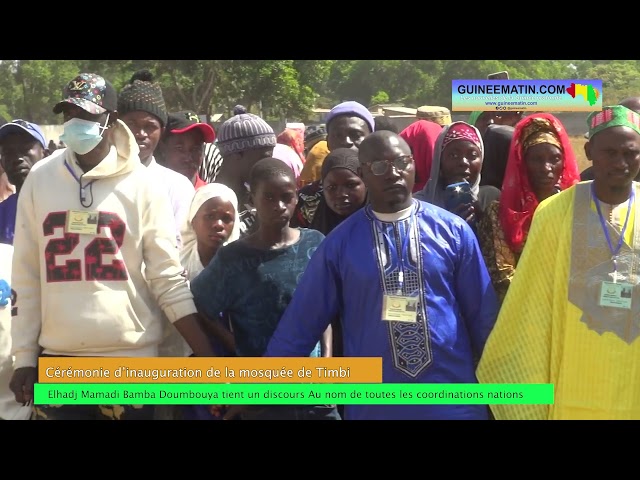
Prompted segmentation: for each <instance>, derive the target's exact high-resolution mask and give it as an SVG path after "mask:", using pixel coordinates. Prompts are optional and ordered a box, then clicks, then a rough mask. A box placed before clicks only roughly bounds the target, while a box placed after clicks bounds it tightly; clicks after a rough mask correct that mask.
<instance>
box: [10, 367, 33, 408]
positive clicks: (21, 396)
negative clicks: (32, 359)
mask: <svg viewBox="0 0 640 480" xmlns="http://www.w3.org/2000/svg"><path fill="white" fill-rule="evenodd" d="M36 380H38V369H37V368H36V367H22V368H18V369H17V370H16V371H15V372H13V376H12V377H11V381H10V382H9V388H10V389H11V391H12V392H13V395H14V396H15V397H16V402H18V403H21V404H22V405H31V404H32V403H33V385H34V384H35V383H36Z"/></svg>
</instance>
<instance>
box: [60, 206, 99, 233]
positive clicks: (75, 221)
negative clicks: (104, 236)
mask: <svg viewBox="0 0 640 480" xmlns="http://www.w3.org/2000/svg"><path fill="white" fill-rule="evenodd" d="M98 215H99V212H86V211H84V210H69V211H68V212H67V225H66V232H67V233H79V234H83V235H96V234H97V233H98Z"/></svg>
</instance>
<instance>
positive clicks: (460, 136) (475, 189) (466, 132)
mask: <svg viewBox="0 0 640 480" xmlns="http://www.w3.org/2000/svg"><path fill="white" fill-rule="evenodd" d="M455 140H468V141H470V142H473V143H474V144H476V145H477V146H478V148H480V157H481V158H482V159H484V143H483V141H482V137H481V136H480V131H479V130H478V129H477V128H476V127H474V126H473V125H469V124H468V123H466V122H453V123H452V124H451V125H447V126H446V127H444V128H443V129H442V131H441V132H440V135H438V138H437V140H436V144H435V146H434V148H433V161H432V162H431V174H430V175H429V181H428V182H427V184H426V185H425V187H424V188H423V189H422V190H421V191H420V192H418V193H416V194H415V195H414V197H415V198H417V199H418V200H423V201H425V202H429V203H432V204H434V205H437V206H439V207H444V203H445V200H444V186H443V185H442V184H441V183H440V159H441V158H442V151H443V150H444V147H446V146H447V145H448V144H450V143H451V142H452V141H455ZM480 179H481V175H480V174H478V178H477V179H476V181H475V182H473V185H471V195H472V196H473V198H474V200H477V198H478V193H479V192H480Z"/></svg>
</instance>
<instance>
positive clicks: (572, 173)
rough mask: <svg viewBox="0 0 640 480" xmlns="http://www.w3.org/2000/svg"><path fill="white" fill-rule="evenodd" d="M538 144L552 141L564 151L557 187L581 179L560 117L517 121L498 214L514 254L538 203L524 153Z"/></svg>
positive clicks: (544, 115) (542, 115) (538, 115)
mask: <svg viewBox="0 0 640 480" xmlns="http://www.w3.org/2000/svg"><path fill="white" fill-rule="evenodd" d="M540 143H551V144H552V145H555V146H557V147H558V148H559V149H560V150H561V151H562V153H563V157H564V166H563V169H562V173H561V175H560V181H559V184H558V185H557V188H559V189H560V190H561V191H562V190H565V189H567V188H569V187H571V186H572V185H575V184H576V183H578V182H579V181H580V173H579V172H578V163H577V161H576V156H575V153H574V151H573V148H572V147H571V142H570V140H569V136H568V135H567V132H566V130H565V128H564V127H563V125H562V123H560V120H558V119H557V118H556V117H554V116H553V115H551V114H549V113H535V114H532V115H529V116H527V117H525V118H523V119H522V120H520V122H518V124H517V125H516V128H515V131H514V134H513V140H512V141H511V148H510V149H509V159H508V160H507V168H506V171H505V175H504V183H503V185H502V193H501V194H500V206H499V214H498V216H499V218H500V224H501V226H502V231H503V232H504V237H505V240H506V242H507V244H508V245H509V247H510V248H511V250H513V251H514V252H516V253H520V252H521V251H522V248H523V246H524V242H525V240H526V238H527V234H528V233H529V227H530V226H531V220H532V219H533V214H534V212H535V210H536V208H537V207H538V203H539V201H538V198H537V197H536V195H535V193H534V192H533V190H532V188H531V183H530V182H529V175H528V173H527V166H526V164H525V161H524V155H525V152H526V150H527V149H528V148H530V147H531V146H533V145H538V144H540Z"/></svg>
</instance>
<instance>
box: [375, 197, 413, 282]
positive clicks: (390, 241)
mask: <svg viewBox="0 0 640 480" xmlns="http://www.w3.org/2000/svg"><path fill="white" fill-rule="evenodd" d="M413 222H414V215H413V206H411V214H410V216H409V225H408V226H407V232H406V235H405V236H404V238H403V239H402V250H401V251H400V254H399V255H398V252H397V250H396V242H395V241H394V239H392V238H390V237H389V234H388V233H387V229H386V226H385V225H384V224H383V223H382V222H379V223H380V224H381V230H382V233H383V235H384V238H385V239H386V240H387V243H388V245H389V249H390V250H391V254H392V255H395V256H396V257H398V264H399V267H400V271H399V272H398V291H397V292H396V294H397V295H402V287H403V285H404V264H403V261H402V260H403V259H404V252H405V251H407V250H408V247H409V239H410V237H411V230H412V229H413ZM391 228H393V227H391Z"/></svg>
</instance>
